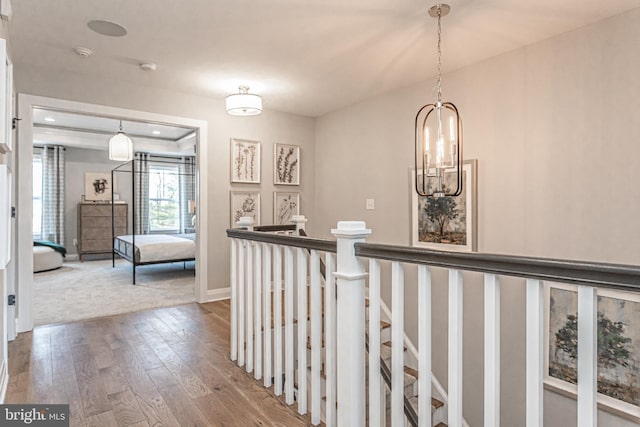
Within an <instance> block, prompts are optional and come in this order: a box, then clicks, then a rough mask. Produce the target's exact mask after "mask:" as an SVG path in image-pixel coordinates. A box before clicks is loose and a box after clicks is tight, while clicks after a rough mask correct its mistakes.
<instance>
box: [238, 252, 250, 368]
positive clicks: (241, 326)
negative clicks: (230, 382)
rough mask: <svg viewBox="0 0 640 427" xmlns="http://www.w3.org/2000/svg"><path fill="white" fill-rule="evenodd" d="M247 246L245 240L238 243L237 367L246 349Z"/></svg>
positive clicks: (242, 362)
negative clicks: (245, 266) (245, 264)
mask: <svg viewBox="0 0 640 427" xmlns="http://www.w3.org/2000/svg"><path fill="white" fill-rule="evenodd" d="M247 244H248V242H247V241H246V240H240V241H239V242H238V366H244V354H245V349H246V347H245V340H244V334H245V319H246V310H247V307H246V306H245V301H244V291H245V289H246V283H245V273H246V271H245V268H244V260H245V259H246V257H247Z"/></svg>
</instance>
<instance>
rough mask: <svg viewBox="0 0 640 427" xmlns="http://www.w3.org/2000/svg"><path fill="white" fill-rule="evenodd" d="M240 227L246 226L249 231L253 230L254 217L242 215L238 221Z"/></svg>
mask: <svg viewBox="0 0 640 427" xmlns="http://www.w3.org/2000/svg"><path fill="white" fill-rule="evenodd" d="M236 226H237V227H238V228H244V229H246V230H248V231H253V217H252V216H241V217H240V219H239V220H238V222H236Z"/></svg>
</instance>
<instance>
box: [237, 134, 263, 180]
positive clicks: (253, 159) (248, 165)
mask: <svg viewBox="0 0 640 427" xmlns="http://www.w3.org/2000/svg"><path fill="white" fill-rule="evenodd" d="M260 147H261V144H260V142H259V141H248V140H245V139H237V138H231V165H230V168H231V182H237V183H245V184H259V183H260V156H261V149H260Z"/></svg>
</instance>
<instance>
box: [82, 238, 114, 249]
mask: <svg viewBox="0 0 640 427" xmlns="http://www.w3.org/2000/svg"><path fill="white" fill-rule="evenodd" d="M112 248H113V246H112V245H111V238H108V239H99V240H88V239H86V240H85V239H82V240H81V241H80V250H81V251H82V252H111V250H112Z"/></svg>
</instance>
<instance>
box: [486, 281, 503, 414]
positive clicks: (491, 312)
mask: <svg viewBox="0 0 640 427" xmlns="http://www.w3.org/2000/svg"><path fill="white" fill-rule="evenodd" d="M484 425H485V427H499V426H500V282H499V281H498V278H497V277H496V275H495V274H485V275H484Z"/></svg>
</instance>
